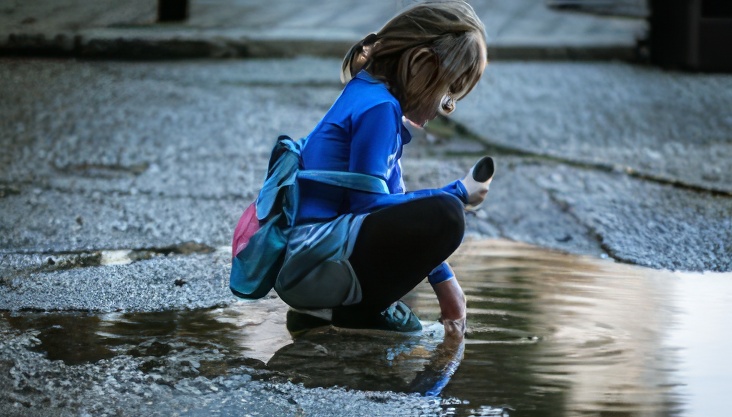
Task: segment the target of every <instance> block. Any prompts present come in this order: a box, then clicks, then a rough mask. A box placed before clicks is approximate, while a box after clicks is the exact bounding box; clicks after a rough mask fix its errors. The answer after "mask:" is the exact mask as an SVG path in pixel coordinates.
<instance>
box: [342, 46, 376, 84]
mask: <svg viewBox="0 0 732 417" xmlns="http://www.w3.org/2000/svg"><path fill="white" fill-rule="evenodd" d="M378 39H379V37H378V35H377V34H376V33H369V34H368V35H366V37H365V38H363V39H362V40H361V42H358V43H356V44H355V45H353V46H352V47H351V49H349V50H348V53H346V56H345V57H344V58H343V63H342V64H341V82H342V83H343V84H346V83H347V82H348V81H350V80H351V78H353V77H354V76H355V75H356V74H358V72H359V71H361V70H362V69H363V68H364V67H365V66H366V63H367V62H368V60H369V55H370V53H371V48H373V46H374V44H375V43H376V41H377V40H378Z"/></svg>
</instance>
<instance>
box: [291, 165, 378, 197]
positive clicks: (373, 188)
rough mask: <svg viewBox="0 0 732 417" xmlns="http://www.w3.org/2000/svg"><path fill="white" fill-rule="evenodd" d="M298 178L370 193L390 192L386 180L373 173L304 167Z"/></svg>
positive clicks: (298, 173)
mask: <svg viewBox="0 0 732 417" xmlns="http://www.w3.org/2000/svg"><path fill="white" fill-rule="evenodd" d="M297 178H298V179H301V180H307V181H315V182H320V183H323V184H329V185H335V186H338V187H345V188H350V189H352V190H358V191H365V192H368V193H375V194H389V187H387V185H386V181H384V180H382V179H381V178H379V177H375V176H373V175H367V174H358V173H355V172H345V171H326V170H321V169H303V170H299V171H298V172H297Z"/></svg>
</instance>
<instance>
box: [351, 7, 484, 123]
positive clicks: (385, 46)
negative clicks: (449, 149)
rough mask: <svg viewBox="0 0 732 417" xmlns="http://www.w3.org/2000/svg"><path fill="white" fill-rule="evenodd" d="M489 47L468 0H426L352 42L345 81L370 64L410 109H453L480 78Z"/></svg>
mask: <svg viewBox="0 0 732 417" xmlns="http://www.w3.org/2000/svg"><path fill="white" fill-rule="evenodd" d="M486 53H487V51H486V35H485V27H484V26H483V23H482V22H481V21H480V19H479V18H478V16H477V15H476V14H475V11H474V10H473V8H472V7H471V6H470V5H469V4H468V3H466V2H464V1H458V0H452V1H426V2H422V3H417V4H415V5H412V6H411V7H409V8H407V9H405V10H404V11H402V12H401V13H399V14H397V15H396V16H394V17H393V18H392V19H391V20H389V21H388V22H387V23H386V24H385V25H384V27H383V28H381V30H380V31H379V32H377V33H371V34H369V35H368V36H366V37H365V38H364V39H363V40H362V41H361V42H359V43H357V44H355V45H353V46H352V47H351V49H350V50H349V51H348V53H347V54H346V56H345V58H344V59H343V64H342V66H341V81H343V82H344V83H346V82H348V81H349V80H350V79H351V78H353V77H354V76H355V75H356V74H357V73H358V72H359V71H360V70H362V69H365V70H367V71H368V72H369V73H370V74H371V75H372V76H373V77H375V78H377V79H380V80H381V81H384V82H385V83H386V84H387V86H388V88H389V90H390V91H391V93H392V94H393V95H394V96H395V97H396V98H397V100H399V102H400V104H401V106H402V111H403V112H404V113H405V114H406V113H409V112H412V113H418V114H428V113H430V112H436V111H437V110H436V109H437V104H438V103H439V106H440V107H441V111H443V112H445V113H450V112H451V111H452V110H453V109H454V100H459V99H461V98H463V97H465V95H467V94H468V93H469V92H470V91H471V90H472V89H473V87H475V85H476V84H477V83H478V80H479V79H480V76H481V74H482V72H483V68H484V61H485V60H486V58H485V56H486ZM441 99H442V101H441Z"/></svg>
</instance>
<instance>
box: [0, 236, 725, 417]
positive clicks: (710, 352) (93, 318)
mask: <svg viewBox="0 0 732 417" xmlns="http://www.w3.org/2000/svg"><path fill="white" fill-rule="evenodd" d="M451 261H452V264H453V267H454V269H455V271H456V273H457V274H458V276H459V277H460V280H461V282H462V285H463V288H464V290H465V292H466V295H467V297H468V334H467V336H466V338H465V339H462V338H460V339H450V338H448V339H445V335H444V332H443V331H442V328H441V326H440V325H439V324H438V323H436V319H437V317H438V316H439V311H438V306H437V303H436V301H435V299H434V294H433V293H432V290H431V288H430V287H429V285H427V284H426V283H425V284H423V285H421V286H420V287H418V288H417V289H416V290H415V291H414V292H412V293H411V294H410V295H409V297H408V298H407V300H405V301H407V302H408V303H409V304H411V305H412V306H413V307H414V309H415V310H416V312H417V313H418V314H419V315H420V317H421V318H422V319H423V321H424V322H425V331H424V332H422V334H420V335H417V336H403V335H394V334H391V335H389V334H366V333H359V332H348V331H342V330H337V329H333V328H327V327H326V328H322V329H319V330H316V331H312V332H310V333H307V334H306V335H304V336H302V337H298V338H297V339H294V340H293V338H292V337H291V336H290V334H289V333H288V332H287V330H286V327H285V316H286V314H285V313H286V310H287V307H286V306H285V305H284V304H283V303H282V302H281V301H280V300H279V299H278V298H276V297H270V298H266V299H263V300H259V301H256V302H237V303H234V304H232V305H230V306H227V307H224V308H218V309H213V310H194V311H172V312H161V313H112V314H90V313H30V312H23V313H14V314H11V313H2V318H3V319H4V320H5V321H7V322H8V323H10V324H11V325H12V326H13V327H15V328H16V329H20V330H23V331H32V332H36V334H37V338H38V339H39V340H40V341H41V343H40V345H39V346H38V347H37V348H38V350H41V351H43V352H45V353H46V354H47V356H48V358H49V359H53V360H63V361H64V362H66V363H67V364H69V365H73V364H79V363H84V362H94V361H98V360H102V359H106V358H110V357H112V356H115V355H130V356H132V357H136V358H143V359H144V361H143V362H142V365H141V366H142V369H143V371H145V372H155V373H166V372H168V373H172V372H173V371H172V370H171V369H177V371H176V372H180V373H179V374H176V375H175V376H174V378H179V377H193V376H205V377H217V376H226V375H227V374H229V373H234V372H242V366H243V367H245V368H246V369H248V371H246V372H252V370H254V371H256V372H259V373H258V376H257V377H260V378H269V377H276V378H279V377H281V376H284V377H285V378H286V379H288V380H291V381H294V382H301V383H303V384H304V385H306V386H310V387H316V386H323V387H331V386H342V387H348V388H353V389H364V390H393V391H402V392H419V393H421V394H429V393H431V394H435V395H436V394H440V393H441V394H440V395H441V397H442V398H443V404H444V409H445V412H446V414H449V415H452V414H455V415H476V416H494V415H501V416H503V415H510V416H569V415H602V416H609V415H612V416H645V415H649V416H673V415H700V416H710V415H726V412H725V410H726V404H723V403H722V401H723V400H724V399H725V398H726V397H725V395H724V394H725V393H726V392H727V391H729V389H730V387H732V365H730V364H729V361H728V360H727V356H726V355H727V352H729V351H730V349H731V348H732V341H731V340H730V339H729V337H728V335H729V334H730V330H732V328H731V327H730V325H729V324H728V320H727V316H728V315H729V311H730V307H729V306H730V305H732V303H731V302H732V279H731V278H732V275H730V274H716V275H709V274H706V275H700V274H697V275H689V274H677V273H670V272H664V271H654V270H649V269H645V268H638V267H633V266H628V265H621V264H617V263H614V262H611V261H604V260H598V259H595V258H590V257H578V256H570V255H565V254H559V253H555V252H549V251H545V250H542V249H539V248H536V247H532V246H528V245H523V244H518V243H511V242H506V241H480V242H466V243H465V244H464V245H463V246H462V247H461V249H460V251H459V252H458V253H456V254H455V255H454V256H453V258H452V260H451ZM183 359H184V360H183ZM173 363H174V364H177V365H176V366H168V365H170V364H173ZM181 364H184V365H185V366H183V365H181ZM188 365H190V366H188ZM720 410H721V411H720ZM720 412H721V414H720Z"/></svg>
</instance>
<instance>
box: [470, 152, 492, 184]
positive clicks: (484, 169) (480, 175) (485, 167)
mask: <svg viewBox="0 0 732 417" xmlns="http://www.w3.org/2000/svg"><path fill="white" fill-rule="evenodd" d="M495 171H496V166H495V165H494V164H493V158H491V157H490V156H484V157H483V158H482V159H481V160H480V161H478V163H477V164H475V168H473V179H474V180H476V181H477V182H486V181H488V180H489V179H491V177H493V173H494V172H495Z"/></svg>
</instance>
